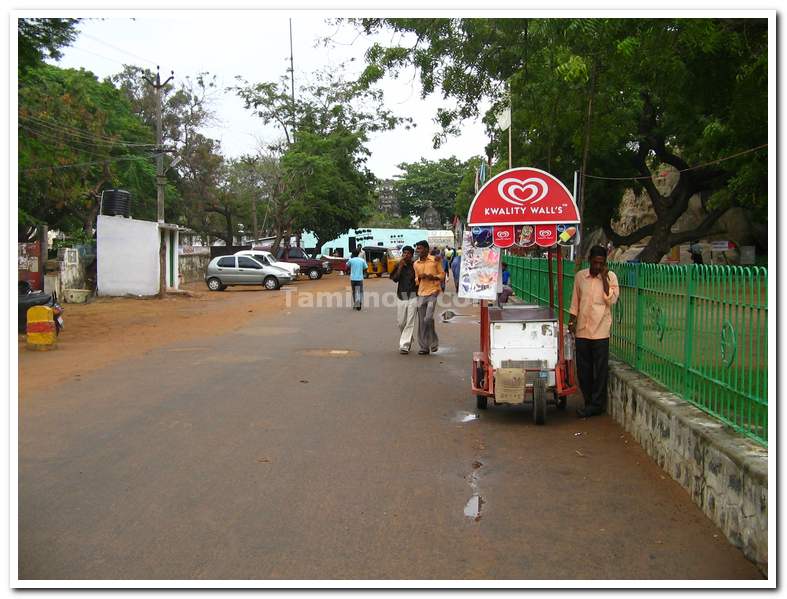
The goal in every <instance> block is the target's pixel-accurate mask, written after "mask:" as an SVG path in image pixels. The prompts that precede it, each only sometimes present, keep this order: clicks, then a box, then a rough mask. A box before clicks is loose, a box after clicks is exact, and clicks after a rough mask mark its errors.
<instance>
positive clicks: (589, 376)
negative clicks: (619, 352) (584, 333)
mask: <svg viewBox="0 0 787 599" xmlns="http://www.w3.org/2000/svg"><path fill="white" fill-rule="evenodd" d="M576 348H577V377H578V378H579V388H580V389H581V390H582V396H583V397H584V398H585V407H586V408H589V409H591V410H593V411H594V412H599V413H601V412H603V411H604V410H605V409H606V407H607V378H608V374H609V338H607V339H580V338H579V337H578V338H577V340H576Z"/></svg>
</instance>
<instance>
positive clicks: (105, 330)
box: [18, 274, 348, 399]
mask: <svg viewBox="0 0 787 599" xmlns="http://www.w3.org/2000/svg"><path fill="white" fill-rule="evenodd" d="M347 286H348V283H347V277H342V276H339V275H338V274H331V275H327V276H325V277H323V278H322V279H320V280H318V281H308V280H300V281H297V282H295V283H293V284H292V285H291V286H289V287H295V288H297V289H299V290H301V291H303V290H304V289H306V288H308V290H309V291H315V292H316V291H338V290H343V289H345V288H346V287H347ZM182 289H183V290H184V291H186V293H183V294H172V295H168V296H167V297H166V298H164V299H158V298H150V299H148V298H146V299H136V298H95V299H94V300H93V301H91V302H90V303H87V304H64V305H63V306H64V308H65V313H64V315H63V317H64V320H65V328H64V330H63V331H62V332H61V334H60V336H59V337H58V341H57V349H56V350H54V351H47V352H41V351H33V350H28V349H27V346H26V343H25V336H24V335H19V343H18V347H19V395H20V398H22V399H24V397H25V395H26V394H27V393H32V392H37V391H42V390H46V389H49V388H52V387H53V386H54V385H57V384H58V383H60V382H62V381H65V380H67V379H69V378H73V377H74V376H82V375H83V374H85V373H87V372H89V371H91V370H96V369H98V368H103V367H105V366H108V365H110V364H112V363H115V362H118V361H121V360H124V359H127V358H130V357H134V356H139V355H142V354H145V353H146V352H149V351H150V350H151V349H153V348H155V347H159V346H162V345H165V344H168V343H173V342H177V341H186V340H188V339H193V338H197V337H200V336H204V335H209V334H218V333H224V332H228V331H232V330H235V329H238V328H240V327H242V326H243V325H244V324H245V323H246V321H247V320H248V319H249V318H251V317H252V316H254V315H255V314H256V315H258V316H259V315H260V314H272V315H273V314H275V313H277V312H278V313H281V314H282V315H283V316H284V315H285V312H286V311H287V307H286V301H285V298H286V292H287V289H288V287H283V288H282V289H281V290H279V291H265V290H264V289H261V288H259V287H245V286H242V287H240V286H239V287H229V288H227V290H226V291H223V292H211V291H208V289H207V287H206V286H205V284H204V283H203V282H201V281H200V282H197V283H189V284H187V285H185V286H183V288H182Z"/></svg>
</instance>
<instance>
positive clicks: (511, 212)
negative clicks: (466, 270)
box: [467, 168, 579, 245]
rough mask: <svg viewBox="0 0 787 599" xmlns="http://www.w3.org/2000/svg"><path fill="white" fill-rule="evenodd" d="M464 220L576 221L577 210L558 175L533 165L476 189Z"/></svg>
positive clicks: (507, 222)
mask: <svg viewBox="0 0 787 599" xmlns="http://www.w3.org/2000/svg"><path fill="white" fill-rule="evenodd" d="M467 222H468V226H473V225H476V226H490V225H526V224H527V225H539V224H558V223H560V224H576V223H578V222H579V211H578V210H577V205H576V203H575V202H574V198H573V197H572V196H571V193H570V192H569V191H568V189H566V186H565V185H563V183H561V182H560V180H558V179H557V178H555V177H553V176H552V175H550V174H549V173H547V172H545V171H542V170H540V169H536V168H513V169H509V170H507V171H503V172H502V173H500V174H499V175H497V176H495V177H493V178H492V179H490V180H489V181H488V182H487V183H486V184H485V185H484V186H483V187H482V188H481V189H480V190H479V191H478V193H477V194H476V196H475V199H474V200H473V203H472V204H471V205H470V211H469V213H468V218H467ZM536 241H538V240H537V239H536ZM539 245H540V244H539Z"/></svg>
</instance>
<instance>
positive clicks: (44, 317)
mask: <svg viewBox="0 0 787 599" xmlns="http://www.w3.org/2000/svg"><path fill="white" fill-rule="evenodd" d="M56 341H57V334H56V332H55V314H54V311H53V310H52V308H50V307H49V306H33V307H32V308H30V309H28V311H27V348H28V349H33V350H37V351H47V350H50V349H55V348H56V347H57V345H56Z"/></svg>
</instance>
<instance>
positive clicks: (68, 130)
mask: <svg viewBox="0 0 787 599" xmlns="http://www.w3.org/2000/svg"><path fill="white" fill-rule="evenodd" d="M19 119H20V120H22V121H27V122H28V123H29V124H31V125H35V126H39V127H44V128H46V129H51V130H52V131H55V132H58V133H63V134H66V135H70V136H72V137H76V138H80V139H84V140H87V141H91V142H92V141H96V142H104V143H107V144H111V145H122V146H129V147H133V146H139V147H145V146H151V147H153V146H155V145H156V144H152V143H143V142H131V141H126V140H122V139H121V140H118V139H112V138H111V137H105V136H103V135H99V134H90V133H86V132H85V131H84V130H81V129H77V128H75V127H71V126H69V125H65V124H63V123H56V122H54V121H51V120H47V119H41V118H38V117H34V116H20V117H19Z"/></svg>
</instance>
